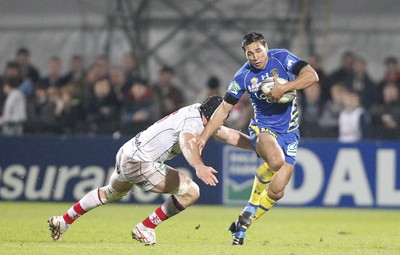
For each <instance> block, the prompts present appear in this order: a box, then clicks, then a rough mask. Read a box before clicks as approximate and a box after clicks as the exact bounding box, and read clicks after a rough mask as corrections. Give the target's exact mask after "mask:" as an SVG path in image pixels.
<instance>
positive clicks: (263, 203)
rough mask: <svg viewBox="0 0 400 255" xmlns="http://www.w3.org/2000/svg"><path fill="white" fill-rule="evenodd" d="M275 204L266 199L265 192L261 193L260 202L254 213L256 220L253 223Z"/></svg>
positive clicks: (271, 200)
mask: <svg viewBox="0 0 400 255" xmlns="http://www.w3.org/2000/svg"><path fill="white" fill-rule="evenodd" d="M275 202H276V201H275V200H273V199H271V198H270V197H268V195H267V190H265V191H264V192H263V193H262V196H261V197H260V200H259V203H260V204H259V206H258V208H257V211H256V218H255V219H254V220H253V221H255V220H256V219H258V218H260V217H261V216H263V215H264V213H266V212H267V211H268V210H270V209H271V208H272V207H273V206H274V204H275Z"/></svg>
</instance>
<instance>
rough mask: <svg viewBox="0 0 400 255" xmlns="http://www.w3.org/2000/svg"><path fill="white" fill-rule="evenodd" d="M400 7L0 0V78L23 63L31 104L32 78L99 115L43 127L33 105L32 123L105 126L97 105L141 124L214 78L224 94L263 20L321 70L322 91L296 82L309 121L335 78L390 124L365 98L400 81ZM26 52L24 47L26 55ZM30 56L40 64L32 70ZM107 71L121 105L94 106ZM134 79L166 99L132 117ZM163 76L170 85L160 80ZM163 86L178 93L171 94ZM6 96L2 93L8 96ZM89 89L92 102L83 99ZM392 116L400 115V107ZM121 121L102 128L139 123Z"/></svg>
mask: <svg viewBox="0 0 400 255" xmlns="http://www.w3.org/2000/svg"><path fill="white" fill-rule="evenodd" d="M397 7H398V3H397V1H395V0H384V1H379V2H377V1H361V0H360V1H339V0H328V1H316V0H301V1H294V0H284V1H267V0H266V1H236V0H229V1H228V0H219V1H209V0H188V1H185V2H184V3H182V2H181V1H177V0H167V1H160V0H150V1H145V0H143V1H140V0H137V1H129V0H113V1H111V0H109V1H102V0H80V1H74V0H72V1H59V0H52V1H46V0H40V1H39V0H21V1H7V0H1V1H0V24H1V25H0V31H1V37H0V56H1V57H0V70H3V73H2V77H3V79H2V84H3V83H4V82H5V80H6V79H7V77H8V76H7V75H8V74H7V73H8V72H11V73H12V70H11V71H9V70H7V69H8V68H7V66H9V67H10V69H12V66H13V64H17V65H16V66H17V68H19V69H21V70H20V76H21V77H20V78H21V79H20V80H21V81H20V83H23V82H24V81H25V83H27V82H26V81H27V80H29V81H30V82H32V83H33V84H25V85H24V86H23V87H24V89H25V90H24V92H25V95H28V99H29V100H28V102H27V103H28V105H29V104H30V103H32V101H34V100H35V97H36V96H37V95H36V94H35V90H36V89H37V88H39V90H40V89H42V90H43V89H48V88H49V87H53V88H56V89H53V88H52V89H51V90H50V91H47V93H50V94H52V95H53V96H54V97H57V95H58V94H61V97H62V94H73V95H69V97H71V96H72V97H73V99H78V100H80V101H81V106H82V109H78V113H75V114H76V116H74V117H71V116H70V118H72V119H77V120H78V121H82V120H83V121H84V122H85V123H87V121H89V122H91V123H92V122H94V124H93V126H96V125H100V127H93V129H90V130H87V129H85V128H84V127H70V128H64V130H59V129H58V128H53V130H50V131H49V130H46V129H49V128H46V127H44V128H43V127H37V126H36V124H37V123H34V122H37V120H36V119H35V118H37V117H38V116H35V115H37V114H38V113H32V112H31V113H29V112H28V117H27V118H28V120H27V121H28V124H27V127H26V128H25V133H37V132H61V133H66V132H67V133H68V132H69V133H99V132H100V133H101V132H103V133H104V132H105V131H98V130H99V129H102V127H101V123H96V122H100V120H99V118H100V119H101V118H103V117H106V116H102V114H103V115H104V114H107V112H112V113H113V115H114V116H116V114H118V115H119V118H120V122H123V123H122V126H126V125H125V124H126V122H131V121H132V120H137V121H136V122H143V123H144V122H147V119H150V120H149V122H152V121H153V120H154V119H156V118H149V117H148V116H146V115H151V116H153V117H160V116H162V115H163V114H166V113H168V112H170V111H172V110H174V109H175V108H176V107H179V106H181V105H183V104H189V103H192V102H194V101H200V100H201V99H203V98H204V94H205V93H206V92H205V91H206V90H208V89H210V88H211V89H214V90H212V92H210V93H213V92H215V91H219V92H220V94H222V95H223V94H224V91H225V89H226V86H227V84H228V83H229V82H230V79H232V77H233V75H234V73H235V71H236V70H237V69H238V68H239V67H240V66H241V65H242V64H243V63H244V61H245V58H244V55H243V51H242V49H241V39H242V38H243V36H244V35H245V34H246V33H248V32H250V31H258V32H261V33H262V34H264V36H265V37H266V39H267V42H268V44H269V47H270V48H287V49H289V50H291V51H292V52H294V53H295V54H296V55H297V56H299V57H301V58H303V59H305V60H306V61H309V62H310V64H312V66H313V67H314V68H315V69H317V70H318V71H319V73H320V79H321V82H320V88H315V89H314V90H317V91H310V92H309V93H306V95H304V93H299V94H300V95H299V100H298V101H299V104H300V105H302V108H303V111H304V112H305V113H306V114H303V116H306V115H307V116H308V117H307V118H303V124H304V125H303V126H304V127H307V125H309V126H311V127H310V128H312V126H315V125H317V126H318V125H319V124H318V120H317V119H318V116H325V115H326V114H327V113H326V114H325V115H324V114H323V113H324V104H325V103H326V102H327V101H328V99H331V94H332V92H331V91H330V88H331V87H332V86H333V85H334V84H335V83H338V82H342V83H344V85H345V87H347V88H348V89H350V90H355V91H356V92H357V93H358V94H359V96H360V101H361V103H360V104H361V106H363V107H364V108H366V110H367V112H368V111H369V110H372V111H373V112H372V113H371V114H370V116H369V117H368V118H369V119H368V118H367V119H368V120H367V121H369V122H367V123H369V124H374V125H385V124H384V123H382V120H381V119H379V116H381V115H383V114H382V109H377V108H382V107H378V106H376V107H373V109H370V108H371V106H372V105H373V104H374V103H380V105H382V104H383V103H384V101H385V99H384V98H383V88H384V85H385V82H387V81H389V80H390V81H392V80H393V81H394V82H395V83H396V84H397V89H390V90H391V91H392V90H397V91H398V87H399V85H398V82H399V80H400V74H399V73H400V70H399V66H398V58H399V52H400V29H399V26H398V24H399V23H400V17H399V16H398V8H397ZM21 50H22V52H20V53H21V54H20V55H21V56H20V57H18V55H19V54H18V52H19V51H21ZM23 54H25V56H27V57H25V58H24V55H23ZM13 62H16V63H13ZM27 62H28V63H27ZM18 65H20V66H18ZM31 67H33V68H34V69H35V70H34V71H31V70H30V69H31ZM389 72H391V73H392V75H390V74H389ZM162 74H163V75H162ZM389 76H390V77H389ZM103 78H107V79H106V80H107V82H109V83H110V86H111V87H112V90H113V91H114V93H113V94H116V95H115V96H116V99H110V100H116V101H117V102H118V104H119V107H118V109H108V108H107V107H103V109H98V108H101V107H100V106H97V107H93V105H94V103H93V100H94V101H95V102H97V101H98V100H96V95H93V94H95V93H94V90H95V89H94V87H95V86H94V83H96V82H97V81H98V80H99V79H103ZM29 81H28V83H29ZM107 82H105V83H107ZM135 82H139V83H144V84H142V85H144V87H147V88H150V89H151V88H155V87H156V88H158V87H157V86H161V87H163V91H164V90H165V92H162V93H157V92H156V91H154V89H153V91H152V92H150V91H147V92H146V90H145V89H144V90H145V91H142V93H144V94H146V93H148V94H154V95H153V96H158V97H161V99H160V104H159V105H151V107H152V110H151V113H154V114H149V113H145V112H144V111H142V114H138V115H137V116H136V117H133V116H132V115H133V114H134V113H135V112H136V111H137V109H138V108H139V109H140V108H141V106H142V105H143V104H145V103H143V102H140V103H139V106H138V105H137V101H139V100H138V98H136V99H135V96H134V94H140V93H139V92H137V91H138V90H140V89H136V93H135V92H133V90H134V89H132V91H131V88H132V87H134V86H133V84H134V83H135ZM71 83H75V85H76V86H75V88H71V87H72V86H67V85H70V84H71ZM77 83H78V84H77ZM163 83H171V85H165V86H163V85H162V84H163ZM107 86H108V85H104V84H103V86H99V87H107ZM66 87H70V89H66ZM77 87H78V88H77ZM166 87H174V89H176V90H175V91H174V92H171V91H170V90H172V89H169V88H166ZM215 88H217V90H215ZM62 90H64V91H62ZM98 90H101V89H98ZM103 90H105V92H98V93H97V94H101V93H103V94H104V93H105V94H107V88H105V89H103ZM142 90H143V89H142ZM40 92H41V91H39V93H40ZM340 93H342V92H340ZM395 93H397V94H398V92H395ZM127 94H130V95H127ZM155 94H161V95H155ZM308 94H310V95H308ZM390 94H393V93H390ZM146 95H147V94H146ZM172 95H174V96H172ZM97 97H105V95H98V96H97ZM165 97H172V98H170V99H171V100H167V99H165ZM307 97H308V98H307ZM397 97H398V96H397ZM140 98H141V99H143V97H140ZM2 99H3V100H2V101H1V103H2V104H3V103H4V101H5V95H3V96H2ZM90 100H92V101H91V102H92V103H91V106H92V107H91V106H89V105H88V103H87V102H88V101H90ZM388 100H392V99H388ZM53 101H57V99H54V100H53ZM64 101H65V100H64ZM103 101H104V100H103ZM142 101H143V100H142ZM154 101H156V100H154ZM243 101H246V100H243ZM395 101H396V100H395ZM397 101H398V99H397ZM76 102H77V100H75V103H76ZM98 103H99V102H98ZM102 103H103V104H104V102H102ZM62 104H64V105H68V103H62V100H60V102H59V103H58V105H59V107H58V108H59V109H58V111H59V112H63V109H62V108H63V107H62V106H61V105H62ZM100 104H101V103H100ZM173 104H177V105H176V106H174V105H173ZM149 105H150V104H148V105H146V106H149ZM243 105H244V107H242V108H246V106H248V102H243ZM64 107H67V106H64ZM343 107H344V106H343ZM89 108H93V109H89ZM95 108H97V109H95ZM111 108H112V107H111ZM142 108H143V107H142ZM146 108H148V107H146ZM238 108H239V107H238ZM165 109H170V110H165ZM99 111H100V113H99ZM101 111H103V113H102V112H101ZM240 111H242V109H241V110H240ZM243 111H245V110H243ZM377 112H378V113H377ZM57 114H58V115H62V114H61V113H56V115H57ZM376 115H378V117H377V116H376ZM235 116H236V115H235ZM385 116H386V118H387V119H389V118H390V116H389V115H385ZM39 117H40V116H39ZM329 117H331V116H326V118H329ZM324 118H325V117H324ZM333 118H335V116H333ZM94 119H96V120H94ZM59 121H64V122H65V121H66V120H59ZM115 121H117V120H115ZM393 121H394V122H396V121H398V118H397V119H396V118H394V120H393ZM29 122H33V123H29ZM134 122H135V121H134ZM230 122H239V123H240V124H236V125H235V127H237V128H240V129H244V130H246V128H245V126H246V125H247V123H246V121H245V120H236V119H234V118H233V120H232V121H230ZM333 122H335V120H333ZM120 124H121V123H117V124H115V127H113V126H112V125H111V127H107V128H105V127H103V129H107V131H106V132H105V133H113V132H115V131H117V130H120V131H121V130H122V131H123V132H125V133H129V134H130V133H132V132H133V133H134V132H135V130H128V129H129V128H125V129H126V130H125V129H124V127H122V128H121V125H120ZM228 124H231V123H228ZM324 124H326V123H324ZM324 124H323V125H324ZM232 125H233V124H232ZM332 125H334V126H335V125H336V124H332ZM393 125H394V124H393V123H391V125H389V124H387V125H386V126H393ZM78 126H79V124H78ZM84 126H87V125H86V124H85V125H84ZM144 126H146V123H145V124H144ZM323 128H325V127H323ZM335 128H336V127H335ZM38 129H42V130H41V131H40V130H39V131H38ZM43 129H44V130H43ZM50 129H51V128H50ZM96 129H97V130H96ZM303 129H306V128H303ZM307 129H308V128H307ZM397 131H398V130H397ZM374 132H375V130H373V129H372V130H369V133H366V134H364V136H366V137H371V138H376V136H377V135H376V134H374ZM314 133H315V132H308V131H305V132H303V136H313V134H314ZM395 133H396V132H395ZM337 135H338V134H337V132H336V133H335V132H334V133H332V132H331V131H327V133H326V132H322V133H321V134H320V136H322V137H324V136H328V137H336V136H337ZM381 135H382V134H381ZM390 138H393V137H390ZM396 138H399V136H398V135H397V136H396Z"/></svg>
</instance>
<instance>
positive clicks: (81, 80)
mask: <svg viewBox="0 0 400 255" xmlns="http://www.w3.org/2000/svg"><path fill="white" fill-rule="evenodd" d="M308 62H309V63H310V64H311V66H313V67H314V68H315V69H316V70H317V72H318V74H319V77H320V81H319V83H318V84H316V85H315V86H312V87H310V88H308V89H306V90H303V91H298V98H297V101H298V104H299V106H300V112H301V115H300V116H301V117H300V122H301V125H300V127H301V134H302V137H303V138H333V139H338V140H339V141H343V142H353V141H357V140H361V139H400V92H399V90H400V68H399V66H398V61H397V58H396V57H393V56H389V57H387V59H386V60H385V63H384V65H385V68H386V69H385V70H386V71H385V75H384V77H382V79H381V80H380V81H378V82H376V81H373V80H372V79H371V77H370V75H369V74H368V72H367V68H366V65H367V63H366V61H365V60H364V59H363V58H362V57H360V56H357V55H355V54H354V53H352V52H345V53H344V54H343V56H342V63H341V66H340V67H339V68H338V69H337V70H335V71H334V72H332V73H331V74H327V73H326V72H325V71H324V68H323V67H322V64H321V61H320V59H319V57H318V56H316V55H313V56H310V57H309V59H308ZM175 75H176V74H175V70H174V69H173V68H172V67H169V66H163V67H162V68H161V69H160V71H159V74H158V77H157V79H156V81H155V82H153V83H150V82H149V80H148V79H146V77H141V75H140V73H139V71H138V68H137V65H136V60H135V57H134V55H133V54H132V53H130V52H128V53H126V54H125V55H124V56H123V59H122V60H121V63H120V65H117V66H111V65H110V63H109V60H108V58H107V57H106V56H105V55H101V56H98V57H97V58H96V59H95V61H94V62H93V63H90V65H88V66H86V63H85V61H84V58H83V57H82V56H80V55H74V56H71V58H70V60H69V67H68V71H67V72H65V73H63V72H62V60H61V59H60V57H59V56H51V57H50V58H49V59H48V63H47V69H46V72H45V73H44V74H41V73H40V72H39V71H38V68H37V67H36V66H35V65H34V64H33V63H32V62H31V58H30V52H29V50H28V49H27V48H20V49H18V51H17V52H16V54H15V59H12V60H10V61H8V62H7V64H6V66H5V68H4V71H3V73H2V75H1V77H0V125H1V130H0V131H1V132H0V133H2V134H3V135H23V134H66V135H81V134H82V135H112V134H122V135H133V134H136V133H137V132H140V131H141V130H143V129H144V128H146V127H147V126H149V125H150V124H151V123H153V122H154V121H156V120H158V119H160V118H161V117H163V116H166V115H168V114H170V113H172V112H174V111H176V110H177V109H179V108H180V107H182V106H184V105H186V104H188V103H193V102H188V101H187V100H186V96H185V92H184V91H183V90H182V89H181V88H180V87H179V86H177V85H176V84H175ZM224 93H225V86H221V85H220V81H219V78H218V77H216V76H213V75H211V76H210V77H209V79H208V80H207V83H206V84H204V88H203V90H202V91H201V93H199V94H198V96H197V98H196V102H201V101H202V100H204V98H206V97H207V96H208V95H213V94H219V95H221V96H223V94H224ZM251 116H252V106H251V103H250V101H249V100H248V98H247V97H246V96H244V97H242V98H241V100H240V101H239V103H238V104H237V105H236V106H235V108H234V109H233V111H232V112H231V113H230V117H229V118H228V119H227V121H226V124H227V125H228V126H230V127H233V128H236V129H239V130H242V131H244V132H247V125H248V123H249V120H250V118H251Z"/></svg>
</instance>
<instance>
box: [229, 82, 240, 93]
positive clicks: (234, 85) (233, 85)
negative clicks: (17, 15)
mask: <svg viewBox="0 0 400 255" xmlns="http://www.w3.org/2000/svg"><path fill="white" fill-rule="evenodd" d="M228 91H229V92H231V93H233V94H235V95H237V93H238V92H239V91H240V86H239V84H238V83H237V82H236V81H232V82H231V84H229V87H228Z"/></svg>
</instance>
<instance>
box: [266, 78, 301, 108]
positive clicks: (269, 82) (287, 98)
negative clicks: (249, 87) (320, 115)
mask: <svg viewBox="0 0 400 255" xmlns="http://www.w3.org/2000/svg"><path fill="white" fill-rule="evenodd" d="M276 79H277V81H278V82H279V83H280V84H285V83H287V82H289V81H288V80H286V79H283V78H279V77H278V78H276ZM274 86H275V83H274V78H273V77H270V78H266V79H265V80H263V81H262V82H261V86H260V89H261V91H262V92H264V94H267V93H268V92H270V91H271V90H272V88H273V87H274ZM295 98H296V90H294V91H288V92H286V93H285V94H284V95H283V96H282V97H281V99H279V102H278V103H281V104H286V103H290V102H292V101H293V100H294V99H295Z"/></svg>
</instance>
